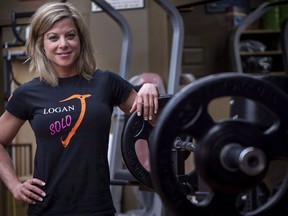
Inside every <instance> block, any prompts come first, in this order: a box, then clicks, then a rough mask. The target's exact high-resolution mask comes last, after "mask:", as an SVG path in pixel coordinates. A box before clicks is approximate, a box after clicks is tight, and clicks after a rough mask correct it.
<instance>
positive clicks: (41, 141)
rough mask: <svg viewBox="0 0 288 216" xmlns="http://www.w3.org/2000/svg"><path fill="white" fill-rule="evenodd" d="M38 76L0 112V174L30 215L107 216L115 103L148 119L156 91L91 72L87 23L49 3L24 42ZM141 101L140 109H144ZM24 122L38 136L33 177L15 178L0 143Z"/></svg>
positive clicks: (64, 5)
mask: <svg viewBox="0 0 288 216" xmlns="http://www.w3.org/2000/svg"><path fill="white" fill-rule="evenodd" d="M27 53H28V56H29V58H30V61H31V62H30V70H31V71H36V72H37V73H38V74H39V77H38V78H35V79H33V80H31V81H30V82H28V83H25V84H23V85H21V86H20V87H19V88H17V89H16V90H15V91H14V92H13V95H12V96H11V97H10V100H9V102H8V104H7V106H6V111H5V112H4V114H3V115H2V116H1V117H0V177H1V179H2V181H3V182H4V183H5V185H6V186H7V188H8V189H9V190H10V191H11V193H12V194H13V196H14V197H15V199H18V200H23V201H25V202H27V203H29V204H30V205H29V208H28V215H29V216H36V215H37V216H40V215H41V216H45V215H53V216H56V215H57V216H58V215H61V216H64V215H69V216H72V215H77V216H80V215H81V216H84V215H85V216H92V215H93V216H100V215H101V216H110V215H114V214H115V209H114V206H113V203H112V198H111V193H110V189H109V182H110V178H109V168H108V161H107V149H108V137H109V130H110V125H111V114H112V111H113V107H114V106H116V105H117V106H119V107H120V108H121V109H122V110H123V111H124V112H125V113H127V114H129V113H131V112H134V111H137V113H138V114H139V115H142V114H143V117H144V118H145V119H146V120H148V119H151V118H152V116H153V114H154V113H156V112H157V109H158V90H157V88H156V86H155V85H152V84H145V85H143V87H142V88H141V89H140V90H139V92H138V93H137V92H136V91H135V90H134V89H133V87H132V86H131V84H129V83H128V82H127V81H125V80H124V79H122V78H121V77H120V76H119V75H117V74H115V73H112V72H109V71H102V70H100V69H96V70H95V68H96V62H95V58H94V53H93V49H92V43H91V39H90V37H89V33H88V30H87V27H86V25H85V23H84V21H83V19H82V18H81V16H80V14H79V12H77V10H76V9H75V8H74V7H73V6H72V5H71V4H69V3H46V4H45V5H43V6H42V7H40V8H39V9H38V10H37V11H36V13H35V14H34V16H33V18H32V21H31V26H30V35H29V38H28V40H27ZM142 106H143V107H144V108H143V113H142ZM25 121H29V122H30V124H31V127H32V129H33V131H34V133H35V137H36V143H37V149H36V154H35V162H34V163H35V164H34V174H33V178H32V179H29V180H27V181H25V182H24V183H22V182H20V181H19V179H18V178H17V176H16V174H15V171H14V169H13V165H12V163H11V158H10V157H9V156H8V154H7V152H6V151H5V148H4V146H5V145H8V144H9V143H11V142H12V140H13V138H14V137H15V135H16V134H17V132H18V130H19V129H20V128H21V126H22V125H23V123H24V122H25Z"/></svg>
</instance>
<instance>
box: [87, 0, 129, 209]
mask: <svg viewBox="0 0 288 216" xmlns="http://www.w3.org/2000/svg"><path fill="white" fill-rule="evenodd" d="M92 1H93V2H94V3H95V4H97V5H98V6H99V7H100V8H101V9H102V10H103V11H105V12H106V13H107V14H108V15H109V16H110V17H111V18H112V19H113V20H115V21H116V23H117V24H118V25H119V26H120V28H121V30H122V34H123V39H122V52H121V62H120V70H119V74H120V76H121V77H123V78H124V79H127V78H128V75H129V70H130V60H131V49H132V33H131V30H130V27H129V25H128V23H127V21H126V19H125V18H124V17H123V16H122V15H121V14H120V13H119V12H118V11H117V10H115V9H114V8H113V7H112V6H111V5H110V4H109V3H107V2H106V1H105V0H92ZM124 123H125V115H124V113H123V112H122V111H121V110H120V109H119V108H115V110H114V114H113V132H112V133H113V138H112V142H111V146H110V148H111V151H110V160H109V162H110V178H111V179H112V180H113V179H114V178H115V174H116V173H117V171H119V170H121V169H123V166H122V156H121V145H120V143H119V142H120V140H121V134H122V130H123V127H124ZM111 193H112V197H113V201H114V204H115V207H116V209H117V210H118V211H119V209H120V205H121V202H120V201H121V194H122V188H121V187H119V186H111Z"/></svg>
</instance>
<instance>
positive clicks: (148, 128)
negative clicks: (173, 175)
mask: <svg viewBox="0 0 288 216" xmlns="http://www.w3.org/2000/svg"><path fill="white" fill-rule="evenodd" d="M171 97H172V96H171V95H167V96H160V97H159V99H158V103H159V111H158V113H161V110H162V109H163V108H164V106H165V105H166V104H167V103H168V101H169V100H170V99H171ZM153 128H154V126H153V125H151V124H150V121H145V120H144V119H143V117H142V116H138V115H137V113H136V112H135V113H133V114H132V115H131V116H130V117H129V118H128V120H127V123H126V125H125V127H124V129H123V132H122V141H121V151H122V157H123V160H124V162H125V165H126V166H127V169H128V170H129V171H130V172H131V174H132V175H133V176H134V177H135V178H136V180H138V181H139V182H140V183H141V184H143V185H144V186H146V187H148V188H149V189H152V188H153V186H152V182H151V177H150V171H149V170H147V169H146V168H145V167H144V166H143V165H142V163H141V161H140V160H139V158H138V156H137V153H136V149H135V145H136V142H137V140H141V141H143V142H144V143H143V144H144V145H145V144H148V143H149V142H148V141H149V138H150V134H151V132H152V130H153ZM148 145H149V144H148ZM146 147H147V148H148V147H149V146H146ZM146 157H147V158H148V159H149V154H148V155H146Z"/></svg>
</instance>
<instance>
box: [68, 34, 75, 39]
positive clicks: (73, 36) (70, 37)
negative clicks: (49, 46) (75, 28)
mask: <svg viewBox="0 0 288 216" xmlns="http://www.w3.org/2000/svg"><path fill="white" fill-rule="evenodd" d="M75 37H76V34H68V35H67V39H68V40H73V39H74V38H75Z"/></svg>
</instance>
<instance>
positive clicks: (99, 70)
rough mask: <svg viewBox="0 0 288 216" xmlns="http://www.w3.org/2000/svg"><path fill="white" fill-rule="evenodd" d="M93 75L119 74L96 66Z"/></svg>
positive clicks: (107, 75)
mask: <svg viewBox="0 0 288 216" xmlns="http://www.w3.org/2000/svg"><path fill="white" fill-rule="evenodd" d="M95 76H106V77H109V76H119V74H118V73H116V72H113V71H111V70H103V69H99V68H97V69H96V71H95Z"/></svg>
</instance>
